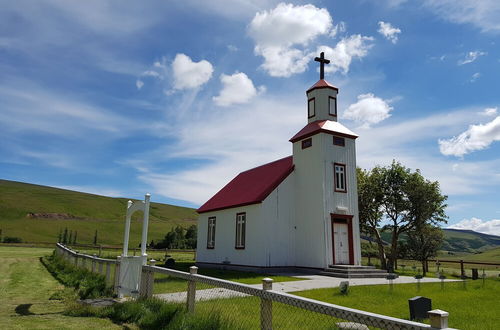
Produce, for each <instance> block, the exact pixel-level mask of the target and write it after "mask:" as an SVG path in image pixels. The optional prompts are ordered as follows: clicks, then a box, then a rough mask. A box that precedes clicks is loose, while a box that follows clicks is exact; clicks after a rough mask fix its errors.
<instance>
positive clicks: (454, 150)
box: [438, 116, 500, 157]
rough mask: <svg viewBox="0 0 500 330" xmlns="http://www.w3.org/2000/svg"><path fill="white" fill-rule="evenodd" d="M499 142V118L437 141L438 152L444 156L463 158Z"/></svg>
mask: <svg viewBox="0 0 500 330" xmlns="http://www.w3.org/2000/svg"><path fill="white" fill-rule="evenodd" d="M494 141H500V116H497V117H496V118H495V119H493V120H492V121H490V122H489V123H486V124H484V125H483V124H479V125H471V126H469V129H468V130H466V131H465V132H463V133H461V134H460V135H458V136H454V137H452V138H451V139H448V140H439V141H438V142H439V150H440V151H441V153H442V154H443V155H446V156H450V155H451V156H457V157H460V156H463V155H465V154H468V153H470V152H473V151H476V150H482V149H485V148H487V147H488V146H489V145H490V144H491V143H493V142H494Z"/></svg>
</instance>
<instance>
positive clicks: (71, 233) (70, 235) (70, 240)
mask: <svg viewBox="0 0 500 330" xmlns="http://www.w3.org/2000/svg"><path fill="white" fill-rule="evenodd" d="M72 242H73V231H72V230H70V231H69V238H68V244H71V243H72Z"/></svg>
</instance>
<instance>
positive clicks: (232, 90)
mask: <svg viewBox="0 0 500 330" xmlns="http://www.w3.org/2000/svg"><path fill="white" fill-rule="evenodd" d="M220 81H221V82H222V84H223V87H222V90H221V91H220V93H219V95H218V96H214V97H213V100H214V102H215V104H217V105H220V106H229V105H232V104H243V103H248V101H250V100H251V99H252V98H253V97H254V96H255V95H257V89H256V88H255V86H254V85H253V82H252V80H250V78H248V76H247V75H246V74H244V73H243V72H236V73H234V74H233V75H225V74H222V75H221V76H220Z"/></svg>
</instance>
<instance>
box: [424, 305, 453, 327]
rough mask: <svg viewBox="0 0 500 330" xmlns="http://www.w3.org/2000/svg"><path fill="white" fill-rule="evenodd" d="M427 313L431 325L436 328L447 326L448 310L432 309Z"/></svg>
mask: <svg viewBox="0 0 500 330" xmlns="http://www.w3.org/2000/svg"><path fill="white" fill-rule="evenodd" d="M427 313H428V314H429V319H430V323H431V327H433V328H436V329H444V328H448V316H449V315H450V314H449V313H448V312H445V311H442V310H440V309H434V310H432V311H429V312H427Z"/></svg>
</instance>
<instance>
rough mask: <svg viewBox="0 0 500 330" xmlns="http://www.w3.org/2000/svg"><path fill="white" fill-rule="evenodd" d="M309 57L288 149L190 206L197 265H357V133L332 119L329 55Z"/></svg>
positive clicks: (333, 89)
mask: <svg viewBox="0 0 500 330" xmlns="http://www.w3.org/2000/svg"><path fill="white" fill-rule="evenodd" d="M315 60H316V61H318V62H320V80H319V81H318V82H317V83H315V84H314V85H313V86H312V87H311V88H309V89H308V90H307V92H306V95H307V124H306V125H305V126H304V128H302V129H301V130H300V131H299V132H297V134H295V135H294V136H293V137H292V138H291V139H290V142H291V143H292V145H293V155H291V156H289V157H286V158H283V159H279V160H276V161H274V162H271V163H268V164H264V165H261V166H259V167H256V168H252V169H250V170H247V171H245V172H242V173H240V174H239V175H237V176H236V177H235V178H234V179H233V180H232V181H230V182H229V183H228V184H227V185H226V186H224V187H223V188H222V189H221V190H220V191H219V192H218V193H216V194H215V195H214V196H213V197H212V198H210V199H209V200H208V201H207V202H206V203H205V204H203V205H202V206H201V207H200V208H199V209H198V213H199V214H200V216H199V219H198V247H197V254H196V263H197V265H198V266H200V267H228V266H229V267H230V268H231V267H232V268H239V269H259V270H262V269H269V268H271V269H276V270H278V269H290V268H293V269H310V270H311V269H312V270H325V269H331V267H336V266H338V265H353V266H355V265H358V266H359V265H361V245H360V233H359V218H358V194H357V183H356V138H357V137H358V136H357V135H356V134H355V133H353V132H352V131H351V130H349V129H348V128H346V127H345V126H343V125H342V124H340V123H339V122H338V113H337V94H338V88H337V87H335V86H333V85H331V84H330V83H328V82H327V81H326V80H324V64H328V63H329V61H328V60H326V59H324V54H323V53H321V57H317V58H316V59H315ZM346 267H349V266H346ZM351 267H352V266H351ZM353 268H357V267H353Z"/></svg>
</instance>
